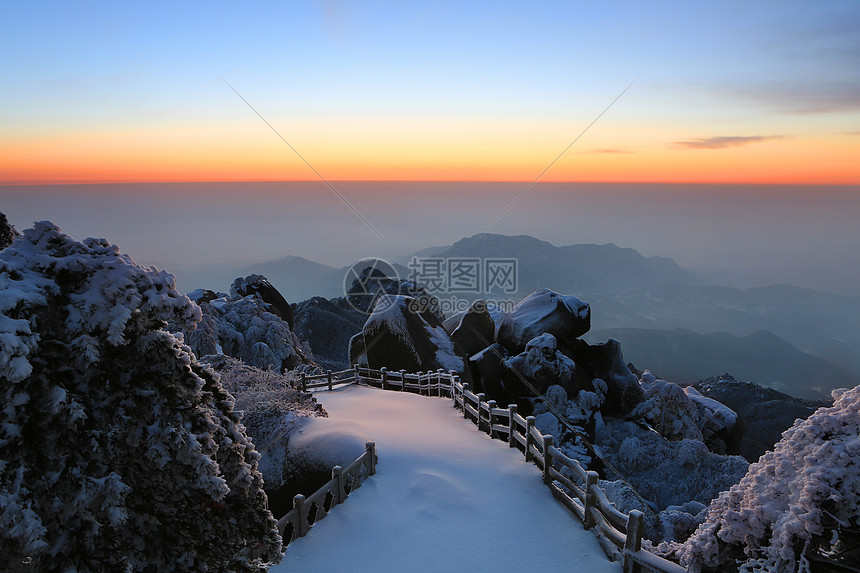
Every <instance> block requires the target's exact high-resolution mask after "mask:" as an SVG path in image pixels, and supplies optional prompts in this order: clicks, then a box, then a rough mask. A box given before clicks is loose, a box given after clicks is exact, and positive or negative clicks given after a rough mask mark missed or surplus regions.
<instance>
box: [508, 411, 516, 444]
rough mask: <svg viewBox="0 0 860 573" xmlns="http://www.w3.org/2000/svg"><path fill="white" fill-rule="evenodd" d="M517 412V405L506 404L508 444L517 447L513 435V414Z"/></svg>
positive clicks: (514, 426)
mask: <svg viewBox="0 0 860 573" xmlns="http://www.w3.org/2000/svg"><path fill="white" fill-rule="evenodd" d="M516 413H517V405H516V404H509V405H508V428H509V430H510V431H509V432H508V445H509V446H510V447H512V448H515V447H517V439H516V438H515V437H514V431H515V430H514V428H516V424H515V423H514V416H515V415H516Z"/></svg>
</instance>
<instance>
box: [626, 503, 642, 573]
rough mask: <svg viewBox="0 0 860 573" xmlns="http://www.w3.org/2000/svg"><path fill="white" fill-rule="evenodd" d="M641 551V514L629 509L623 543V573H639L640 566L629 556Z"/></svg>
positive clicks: (636, 510)
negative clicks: (625, 536)
mask: <svg viewBox="0 0 860 573" xmlns="http://www.w3.org/2000/svg"><path fill="white" fill-rule="evenodd" d="M640 549H642V512H641V511H639V510H638V509H631V510H630V513H629V514H628V516H627V541H625V542H624V573H641V571H642V566H641V565H639V563H637V562H636V561H634V560H633V559H632V557H631V556H630V554H631V553H636V552H637V551H639V550H640Z"/></svg>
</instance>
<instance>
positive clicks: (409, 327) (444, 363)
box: [349, 295, 470, 379]
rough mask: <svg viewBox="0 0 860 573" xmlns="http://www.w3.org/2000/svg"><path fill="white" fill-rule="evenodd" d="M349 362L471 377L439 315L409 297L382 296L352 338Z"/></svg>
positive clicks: (391, 368)
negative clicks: (449, 372)
mask: <svg viewBox="0 0 860 573" xmlns="http://www.w3.org/2000/svg"><path fill="white" fill-rule="evenodd" d="M349 352H350V361H351V362H352V363H353V364H362V365H367V366H368V367H370V368H381V367H383V366H385V367H386V368H388V369H389V370H406V371H407V372H418V371H422V372H428V371H432V370H438V369H440V368H441V369H443V370H446V371H448V370H454V371H456V372H458V373H459V374H460V375H461V376H465V377H466V378H468V379H470V377H469V376H468V371H467V370H466V368H465V361H464V357H463V356H462V353H461V352H459V351H458V350H457V349H456V348H455V345H454V342H453V341H452V340H451V337H450V336H448V333H447V332H445V329H444V328H442V322H441V321H440V320H439V319H438V318H437V316H436V315H435V314H434V313H433V312H431V311H430V310H428V309H426V308H422V305H421V303H420V302H419V301H418V300H417V299H415V298H413V297H410V296H404V295H383V296H381V297H379V298H378V299H377V302H376V305H375V306H374V308H373V312H372V313H371V314H370V316H369V317H368V318H367V321H366V322H365V323H364V327H363V328H362V330H361V332H360V333H358V334H356V335H355V336H354V337H352V339H351V340H350V351H349Z"/></svg>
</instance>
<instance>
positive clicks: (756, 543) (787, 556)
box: [681, 386, 860, 572]
mask: <svg viewBox="0 0 860 573" xmlns="http://www.w3.org/2000/svg"><path fill="white" fill-rule="evenodd" d="M833 398H834V400H835V402H834V404H833V406H832V407H825V408H820V409H818V410H817V411H816V412H815V413H814V414H813V415H812V416H810V417H809V418H807V419H806V420H798V421H797V422H796V423H795V424H794V426H792V427H791V428H789V429H788V430H786V431H785V432H784V433H783V437H782V440H780V442H779V443H777V444H776V446H775V447H774V449H773V451H771V452H767V453H766V454H764V455H763V456H762V457H761V458H760V459H759V461H758V462H757V463H755V464H752V465H751V466H750V469H749V472H748V473H747V474H746V475H745V476H744V477H743V478H742V479H741V481H740V483H738V484H737V485H735V486H733V487H732V488H731V489H730V490H729V491H726V492H724V493H723V494H721V495H720V497H719V498H717V499H716V500H714V501H713V502H712V503H711V505H710V508H709V512H708V517H707V521H706V522H705V523H704V524H703V525H702V526H700V527H699V529H698V530H697V531H696V533H695V535H693V536H692V537H691V538H690V539H689V540H688V541H687V543H686V544H685V546H684V548H683V549H682V551H681V563H682V564H684V565H686V566H689V567H690V568H691V570H693V571H698V570H700V569H701V568H702V567H719V566H721V565H722V564H724V563H728V562H731V561H732V560H734V559H738V558H739V559H743V560H745V562H744V564H743V566H742V568H744V569H745V570H755V571H780V572H794V571H811V570H813V569H812V568H811V562H812V561H814V560H817V559H818V560H820V559H823V560H830V561H831V562H835V561H839V560H843V561H844V560H846V559H848V560H853V566H855V567H856V565H857V561H858V556H857V555H856V545H857V543H856V542H857V541H858V539H857V534H856V532H857V531H858V529H860V386H858V387H855V388H853V389H851V390H835V391H834V392H833ZM852 545H853V546H854V549H853V552H854V554H853V555H851V554H850V553H848V554H846V553H845V551H846V550H850V548H851V546H852Z"/></svg>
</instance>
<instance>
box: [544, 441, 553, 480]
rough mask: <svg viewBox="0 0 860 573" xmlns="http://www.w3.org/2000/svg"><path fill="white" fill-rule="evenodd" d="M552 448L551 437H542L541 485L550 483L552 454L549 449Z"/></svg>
mask: <svg viewBox="0 0 860 573" xmlns="http://www.w3.org/2000/svg"><path fill="white" fill-rule="evenodd" d="M551 447H552V436H544V437H543V483H545V484H546V485H549V484H551V483H552V471H551V470H552V452H551V451H549V449H550V448H551Z"/></svg>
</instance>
